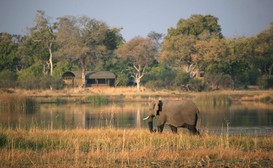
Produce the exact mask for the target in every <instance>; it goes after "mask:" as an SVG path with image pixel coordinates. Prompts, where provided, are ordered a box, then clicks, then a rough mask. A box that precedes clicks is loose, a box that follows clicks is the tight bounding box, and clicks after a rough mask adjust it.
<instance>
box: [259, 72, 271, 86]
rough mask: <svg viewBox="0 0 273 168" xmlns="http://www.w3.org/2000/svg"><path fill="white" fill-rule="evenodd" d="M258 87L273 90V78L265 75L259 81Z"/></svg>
mask: <svg viewBox="0 0 273 168" xmlns="http://www.w3.org/2000/svg"><path fill="white" fill-rule="evenodd" d="M258 85H259V87H260V88H262V89H270V88H273V78H272V77H271V78H268V77H267V76H265V75H263V76H261V77H260V78H259V79H258Z"/></svg>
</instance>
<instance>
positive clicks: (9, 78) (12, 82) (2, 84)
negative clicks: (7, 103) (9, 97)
mask: <svg viewBox="0 0 273 168" xmlns="http://www.w3.org/2000/svg"><path fill="white" fill-rule="evenodd" d="M0 79H1V80H0V88H13V87H15V86H16V80H17V74H16V72H12V71H10V70H4V71H1V72H0Z"/></svg>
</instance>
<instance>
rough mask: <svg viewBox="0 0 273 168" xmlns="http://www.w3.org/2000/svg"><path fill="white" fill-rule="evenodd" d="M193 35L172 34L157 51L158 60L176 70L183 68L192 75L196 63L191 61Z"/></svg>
mask: <svg viewBox="0 0 273 168" xmlns="http://www.w3.org/2000/svg"><path fill="white" fill-rule="evenodd" d="M194 44H195V38H194V36H185V35H179V36H173V37H170V38H168V39H166V40H165V41H164V43H163V44H162V46H161V52H160V53H159V58H158V59H159V61H160V62H162V63H165V64H166V65H168V67H172V68H174V69H176V70H182V69H183V70H184V71H185V72H187V73H189V74H191V76H193V75H194V71H195V69H196V65H195V64H194V62H193V61H192V59H193V56H194V53H195V51H194Z"/></svg>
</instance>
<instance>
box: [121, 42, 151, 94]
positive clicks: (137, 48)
mask: <svg viewBox="0 0 273 168" xmlns="http://www.w3.org/2000/svg"><path fill="white" fill-rule="evenodd" d="M117 54H118V55H119V57H121V58H123V59H128V60H129V61H130V62H131V66H129V69H130V70H131V73H132V76H133V78H134V80H135V82H136V84H137V91H138V92H139V91H140V82H141V78H142V77H143V76H144V75H145V70H146V68H147V66H148V65H150V64H151V63H152V62H153V60H154V56H155V54H156V46H155V44H154V43H153V42H152V40H151V39H149V38H143V37H136V38H133V39H132V40H130V41H128V42H127V43H125V44H124V45H122V46H120V47H119V48H118V50H117Z"/></svg>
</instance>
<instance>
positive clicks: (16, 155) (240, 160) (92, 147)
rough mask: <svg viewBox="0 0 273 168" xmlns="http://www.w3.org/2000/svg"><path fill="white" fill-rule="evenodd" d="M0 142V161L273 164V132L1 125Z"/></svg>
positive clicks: (14, 163)
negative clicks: (247, 133)
mask: <svg viewBox="0 0 273 168" xmlns="http://www.w3.org/2000/svg"><path fill="white" fill-rule="evenodd" d="M223 139H225V140H224V141H223ZM227 141H228V142H227ZM0 142H1V146H0V167H31V166H32V167H33V166H34V167H71V166H72V167H110V166H111V167H210V166H211V167H253V166H254V167H255V166H256V167H257V166H258V167H270V165H272V164H273V154H272V153H273V137H272V136H243V135H239V136H233V135H232V136H231V135H229V136H228V138H226V137H225V136H223V135H203V136H202V137H198V136H190V135H188V134H187V133H181V132H180V133H179V134H178V135H174V134H172V133H170V132H168V131H166V132H164V133H162V134H157V133H154V134H150V133H149V132H148V131H147V130H143V129H127V130H121V129H113V128H105V129H92V130H81V129H75V130H54V131H49V130H39V129H32V130H28V131H26V130H19V129H17V130H10V129H0ZM223 143H224V145H223Z"/></svg>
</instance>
